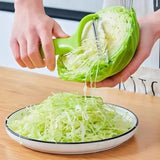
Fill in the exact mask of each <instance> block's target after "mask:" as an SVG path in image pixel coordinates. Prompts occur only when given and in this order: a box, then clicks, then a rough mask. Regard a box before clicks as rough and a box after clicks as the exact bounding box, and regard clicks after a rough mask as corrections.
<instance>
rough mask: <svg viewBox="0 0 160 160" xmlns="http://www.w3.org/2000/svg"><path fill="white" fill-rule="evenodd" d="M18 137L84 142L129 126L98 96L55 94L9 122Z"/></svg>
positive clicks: (130, 124) (128, 122) (112, 135)
mask: <svg viewBox="0 0 160 160" xmlns="http://www.w3.org/2000/svg"><path fill="white" fill-rule="evenodd" d="M8 125H9V127H10V128H11V129H12V130H13V131H14V132H16V133H18V134H19V135H22V136H25V137H28V138H32V139H37V140H43V141H54V142H86V141H95V140H100V139H106V138H110V137H115V136H118V135H120V134H122V133H124V132H126V131H128V130H129V129H130V128H131V126H132V123H131V121H129V120H125V119H124V118H123V117H122V116H121V115H120V114H118V113H117V112H116V111H115V109H114V108H113V107H112V106H111V105H106V104H104V102H103V100H102V99H101V98H100V97H92V96H89V97H88V96H87V97H85V96H81V95H78V94H77V93H58V94H54V95H53V96H50V97H48V99H46V100H44V101H43V102H42V103H41V104H39V105H34V106H31V107H29V108H28V109H27V114H24V115H23V117H22V119H15V120H12V121H9V124H8Z"/></svg>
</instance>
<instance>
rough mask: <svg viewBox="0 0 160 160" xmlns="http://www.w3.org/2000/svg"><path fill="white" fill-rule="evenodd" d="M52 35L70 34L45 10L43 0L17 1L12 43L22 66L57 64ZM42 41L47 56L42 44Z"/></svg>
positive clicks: (38, 66)
mask: <svg viewBox="0 0 160 160" xmlns="http://www.w3.org/2000/svg"><path fill="white" fill-rule="evenodd" d="M52 36H55V37H68V35H67V34H65V33H64V32H63V31H62V29H61V27H60V26H59V24H58V23H57V22H56V21H55V20H53V19H52V18H50V17H48V16H47V15H46V14H45V11H44V7H43V3H42V1H41V0H38V1H37V0H34V1H32V0H23V1H20V0H17V1H15V17H14V24H13V29H12V34H11V40H10V45H11V49H12V52H13V55H14V58H15V60H16V61H17V63H18V64H19V65H20V66H21V67H28V68H30V69H33V68H41V67H45V66H47V68H48V69H49V70H54V68H55V54H54V45H53V41H52ZM40 45H42V48H43V51H44V56H45V58H44V59H42V57H41V55H40V52H39V47H40Z"/></svg>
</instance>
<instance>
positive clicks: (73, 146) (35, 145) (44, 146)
mask: <svg viewBox="0 0 160 160" xmlns="http://www.w3.org/2000/svg"><path fill="white" fill-rule="evenodd" d="M114 107H115V109H116V111H117V112H118V113H119V114H121V115H123V116H124V117H125V118H126V119H128V120H132V121H133V126H132V127H131V129H130V130H128V131H127V132H125V133H123V134H121V135H119V136H116V137H113V138H108V139H103V140H98V141H90V142H76V143H55V142H48V141H41V140H36V139H30V138H27V137H24V136H21V135H19V134H17V133H15V132H14V131H13V130H11V129H10V128H9V126H8V122H9V121H10V120H13V119H17V118H18V119H19V118H22V116H23V115H24V114H25V111H26V108H22V109H20V110H17V111H15V112H14V113H12V114H11V115H10V116H8V118H7V119H6V131H7V133H8V135H9V136H10V137H11V138H12V139H13V140H15V141H16V142H18V143H20V144H22V145H24V146H25V147H28V148H30V149H33V150H37V151H40V152H46V153H56V154H85V153H94V152H99V151H104V150H108V149H111V148H114V147H116V146H118V145H120V144H121V143H123V142H125V141H127V140H128V139H129V138H131V137H132V136H133V135H134V134H135V131H136V129H137V125H138V118H137V116H136V115H135V114H134V113H133V112H131V111H130V110H128V109H126V108H123V107H120V106H117V105H114ZM126 113H127V114H126Z"/></svg>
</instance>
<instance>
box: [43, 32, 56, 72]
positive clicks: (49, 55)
mask: <svg viewBox="0 0 160 160" xmlns="http://www.w3.org/2000/svg"><path fill="white" fill-rule="evenodd" d="M40 40H41V44H42V49H43V51H44V57H45V64H46V66H47V68H48V69H49V70H54V68H55V53H54V45H53V41H52V33H51V32H49V31H47V30H44V31H43V32H42V33H40Z"/></svg>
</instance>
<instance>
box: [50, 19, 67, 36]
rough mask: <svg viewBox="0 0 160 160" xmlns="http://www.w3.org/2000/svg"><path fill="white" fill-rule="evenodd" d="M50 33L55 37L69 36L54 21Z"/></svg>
mask: <svg viewBox="0 0 160 160" xmlns="http://www.w3.org/2000/svg"><path fill="white" fill-rule="evenodd" d="M52 34H53V36H55V37H56V38H59V37H64V38H67V37H69V35H68V34H66V33H65V32H64V31H63V30H62V28H61V26H60V25H59V24H58V23H57V22H56V21H54V27H53V30H52Z"/></svg>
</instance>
